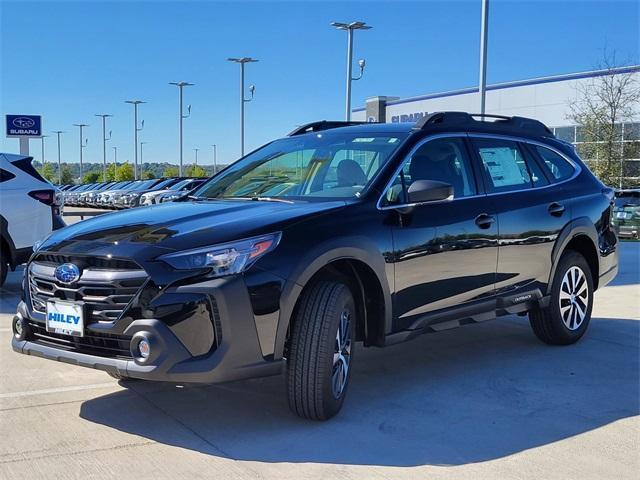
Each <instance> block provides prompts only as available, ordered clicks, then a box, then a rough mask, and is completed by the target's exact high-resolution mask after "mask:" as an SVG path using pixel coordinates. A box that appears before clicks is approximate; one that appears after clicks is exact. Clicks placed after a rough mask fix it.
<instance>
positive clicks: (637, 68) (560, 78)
mask: <svg viewBox="0 0 640 480" xmlns="http://www.w3.org/2000/svg"><path fill="white" fill-rule="evenodd" d="M635 72H640V65H630V66H626V67H616V68H611V69H601V70H590V71H586V72H577V73H566V74H561V75H549V76H545V77H536V78H531V79H527V80H515V81H511V82H502V83H494V84H491V85H487V91H490V90H501V89H505V88H515V87H524V86H528V85H541V84H544V83H553V82H564V81H567V80H581V79H583V78H596V77H602V76H605V75H611V74H614V75H618V74H621V73H635ZM476 92H478V87H468V88H460V89H456V90H448V91H444V92H437V93H430V94H426V95H418V96H414V97H407V98H401V99H398V100H389V101H387V103H386V104H387V105H399V104H402V103H410V102H417V101H420V100H431V99H434V98H443V97H453V96H456V95H465V94H469V93H476ZM364 110H366V107H358V108H354V109H353V111H354V112H362V111H364Z"/></svg>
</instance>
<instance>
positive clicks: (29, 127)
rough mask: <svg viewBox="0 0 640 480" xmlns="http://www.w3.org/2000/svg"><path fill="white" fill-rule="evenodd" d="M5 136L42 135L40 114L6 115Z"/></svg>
mask: <svg viewBox="0 0 640 480" xmlns="http://www.w3.org/2000/svg"><path fill="white" fill-rule="evenodd" d="M6 119H7V123H6V125H7V137H40V136H42V117H41V116H40V115H7V117H6Z"/></svg>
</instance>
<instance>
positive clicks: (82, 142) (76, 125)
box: [73, 123, 89, 183]
mask: <svg viewBox="0 0 640 480" xmlns="http://www.w3.org/2000/svg"><path fill="white" fill-rule="evenodd" d="M73 126H74V127H79V128H80V183H82V149H83V148H84V147H86V146H87V143H89V139H88V138H87V141H86V142H84V141H83V137H82V129H83V128H84V127H88V126H89V125H88V124H86V123H74V124H73Z"/></svg>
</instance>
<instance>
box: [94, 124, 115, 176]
mask: <svg viewBox="0 0 640 480" xmlns="http://www.w3.org/2000/svg"><path fill="white" fill-rule="evenodd" d="M95 116H96V117H102V181H103V182H106V181H107V140H111V132H109V138H107V117H113V115H110V114H108V113H96V115H95Z"/></svg>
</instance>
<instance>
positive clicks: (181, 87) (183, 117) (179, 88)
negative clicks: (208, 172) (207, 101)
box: [169, 81, 195, 176]
mask: <svg viewBox="0 0 640 480" xmlns="http://www.w3.org/2000/svg"><path fill="white" fill-rule="evenodd" d="M169 85H175V86H176V87H178V90H179V101H180V165H179V167H178V174H179V175H180V176H182V121H183V120H184V119H185V118H188V117H189V116H190V115H191V105H189V106H188V107H187V114H186V115H184V114H183V111H182V89H183V88H184V87H191V86H193V85H195V83H189V82H184V81H180V82H169Z"/></svg>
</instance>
